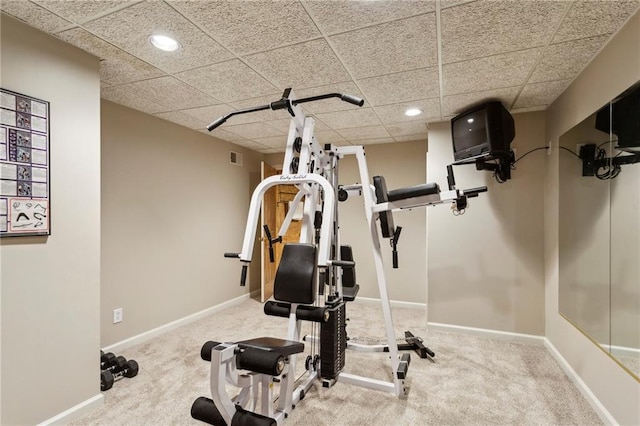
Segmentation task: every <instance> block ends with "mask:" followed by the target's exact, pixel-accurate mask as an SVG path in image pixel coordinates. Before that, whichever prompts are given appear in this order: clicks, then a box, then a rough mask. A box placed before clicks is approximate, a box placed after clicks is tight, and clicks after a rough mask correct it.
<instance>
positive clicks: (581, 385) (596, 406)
mask: <svg viewBox="0 0 640 426" xmlns="http://www.w3.org/2000/svg"><path fill="white" fill-rule="evenodd" d="M544 345H545V347H546V348H547V350H548V351H549V353H550V354H551V356H552V357H553V358H554V359H555V360H556V362H557V363H558V364H559V365H560V367H561V368H562V369H563V370H564V372H565V373H566V374H567V376H569V378H570V379H571V381H572V382H573V384H574V385H575V387H576V388H578V390H579V391H580V393H581V394H582V396H584V398H585V399H586V400H587V402H588V403H589V405H590V406H591V408H593V411H595V412H596V414H597V415H598V416H599V417H600V420H602V421H603V423H604V424H606V425H610V426H617V425H618V422H616V419H614V418H613V416H612V415H611V413H609V411H608V410H607V409H606V408H605V406H604V405H602V403H601V402H600V400H599V399H598V398H597V397H596V396H595V395H594V394H593V392H591V389H589V386H587V384H586V383H585V382H584V381H583V380H582V379H581V378H580V376H579V375H578V373H576V372H575V370H574V369H573V368H571V365H569V363H568V362H567V360H566V359H564V357H563V356H562V354H560V352H559V351H558V349H556V347H555V346H553V344H552V343H551V342H550V341H549V339H547V338H546V337H545V338H544Z"/></svg>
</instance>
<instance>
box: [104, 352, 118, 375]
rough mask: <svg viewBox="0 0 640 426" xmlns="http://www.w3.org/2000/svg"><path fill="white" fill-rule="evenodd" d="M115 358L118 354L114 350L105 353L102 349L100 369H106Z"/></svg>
mask: <svg viewBox="0 0 640 426" xmlns="http://www.w3.org/2000/svg"><path fill="white" fill-rule="evenodd" d="M114 359H116V356H115V355H114V354H113V353H112V352H107V353H104V352H103V351H100V370H106V368H107V367H108V366H109V365H111V363H112V362H113V360H114Z"/></svg>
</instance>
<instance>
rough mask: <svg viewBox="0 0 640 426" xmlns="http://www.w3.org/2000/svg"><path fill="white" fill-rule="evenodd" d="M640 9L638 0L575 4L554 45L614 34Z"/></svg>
mask: <svg viewBox="0 0 640 426" xmlns="http://www.w3.org/2000/svg"><path fill="white" fill-rule="evenodd" d="M639 7H640V2H638V0H632V1H623V0H616V1H579V2H574V3H573V5H572V6H571V9H569V13H567V16H566V17H565V19H564V21H563V22H562V24H561V25H560V28H558V32H556V35H555V37H554V38H553V43H559V42H562V41H567V40H575V39H579V38H586V37H591V36H595V35H601V34H610V33H614V32H616V31H617V30H618V28H620V26H621V25H622V24H623V23H624V21H625V20H626V19H627V18H628V17H629V16H631V14H632V13H633V12H634V11H636V10H638V8H639Z"/></svg>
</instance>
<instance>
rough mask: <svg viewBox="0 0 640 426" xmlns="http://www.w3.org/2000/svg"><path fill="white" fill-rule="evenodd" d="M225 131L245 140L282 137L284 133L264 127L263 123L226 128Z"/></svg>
mask: <svg viewBox="0 0 640 426" xmlns="http://www.w3.org/2000/svg"><path fill="white" fill-rule="evenodd" d="M225 130H227V131H229V132H231V133H235V134H236V135H238V136H242V137H243V138H246V139H257V138H266V137H271V136H282V137H285V136H284V133H283V132H281V131H280V130H277V129H275V128H273V127H271V126H265V125H264V123H249V124H238V125H235V126H226V127H225Z"/></svg>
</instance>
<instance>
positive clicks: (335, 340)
mask: <svg viewBox="0 0 640 426" xmlns="http://www.w3.org/2000/svg"><path fill="white" fill-rule="evenodd" d="M328 312H329V320H328V321H327V322H323V323H322V325H321V327H320V377H322V378H323V379H335V377H336V376H337V375H338V374H339V373H340V371H342V368H343V367H344V362H345V352H346V350H347V330H346V311H345V303H344V302H340V303H339V304H338V305H336V306H334V307H332V308H329V309H328Z"/></svg>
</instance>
